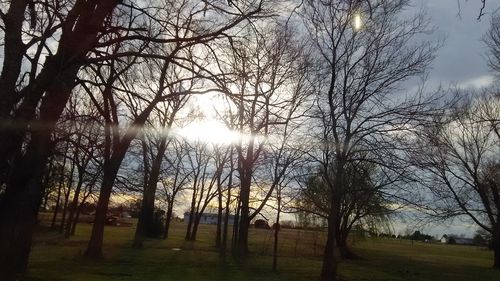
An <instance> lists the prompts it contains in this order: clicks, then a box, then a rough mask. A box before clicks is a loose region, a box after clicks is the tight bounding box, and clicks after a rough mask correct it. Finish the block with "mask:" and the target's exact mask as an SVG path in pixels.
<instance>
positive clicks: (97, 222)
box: [84, 147, 126, 259]
mask: <svg viewBox="0 0 500 281" xmlns="http://www.w3.org/2000/svg"><path fill="white" fill-rule="evenodd" d="M117 150H118V151H120V152H116V153H115V154H114V155H113V156H112V157H111V159H109V160H107V161H106V160H105V163H104V170H103V171H104V173H103V180H102V186H101V190H100V193H99V199H98V201H97V207H96V213H95V219H94V226H93V227H92V234H91V236H90V240H89V243H88V246H87V250H86V251H85V254H84V256H85V257H86V258H89V259H100V258H102V257H103V255H102V243H103V239H104V225H105V223H106V215H107V212H108V205H109V199H110V197H111V191H112V189H113V184H114V183H115V180H116V175H117V174H118V170H119V168H120V164H121V162H122V160H123V158H124V157H125V152H126V149H125V148H124V147H120V148H119V149H117Z"/></svg>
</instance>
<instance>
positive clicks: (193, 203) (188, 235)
mask: <svg viewBox="0 0 500 281" xmlns="http://www.w3.org/2000/svg"><path fill="white" fill-rule="evenodd" d="M193 188H196V181H195V182H194V184H193ZM195 206H196V192H195V190H193V196H192V197H191V208H190V212H189V221H188V226H187V230H186V236H185V237H184V239H185V240H190V239H191V228H192V227H193V221H194V216H195V213H194V211H195Z"/></svg>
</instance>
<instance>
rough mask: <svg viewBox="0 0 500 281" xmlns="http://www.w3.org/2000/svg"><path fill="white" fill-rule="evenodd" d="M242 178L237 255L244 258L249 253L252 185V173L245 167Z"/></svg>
mask: <svg viewBox="0 0 500 281" xmlns="http://www.w3.org/2000/svg"><path fill="white" fill-rule="evenodd" d="M245 170H246V171H245V172H244V177H243V178H242V180H241V189H240V204H241V206H240V217H239V226H238V238H237V239H236V252H235V253H236V256H238V257H241V258H244V257H246V256H247V254H248V229H249V227H250V214H249V212H250V208H249V202H250V185H251V179H252V178H251V173H250V172H249V171H248V169H245Z"/></svg>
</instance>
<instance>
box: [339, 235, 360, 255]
mask: <svg viewBox="0 0 500 281" xmlns="http://www.w3.org/2000/svg"><path fill="white" fill-rule="evenodd" d="M335 237H336V238H337V240H336V242H337V248H338V250H339V254H340V258H342V259H355V258H357V256H356V254H354V253H353V252H352V251H351V249H350V248H349V246H348V245H347V238H348V237H349V230H346V229H342V230H339V231H338V233H337V234H336V235H335Z"/></svg>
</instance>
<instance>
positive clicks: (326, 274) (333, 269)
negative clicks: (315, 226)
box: [321, 211, 337, 281]
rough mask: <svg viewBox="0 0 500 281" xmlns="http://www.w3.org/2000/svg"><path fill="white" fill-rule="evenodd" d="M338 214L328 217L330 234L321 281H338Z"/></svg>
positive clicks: (331, 214)
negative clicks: (336, 255) (336, 246)
mask: <svg viewBox="0 0 500 281" xmlns="http://www.w3.org/2000/svg"><path fill="white" fill-rule="evenodd" d="M335 216H336V214H335V213H334V212H333V211H331V212H330V215H329V216H328V232H327V240H326V245H325V252H324V255H323V264H322V267H321V281H335V280H337V260H336V258H335V242H336V241H335V224H336V219H335Z"/></svg>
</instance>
